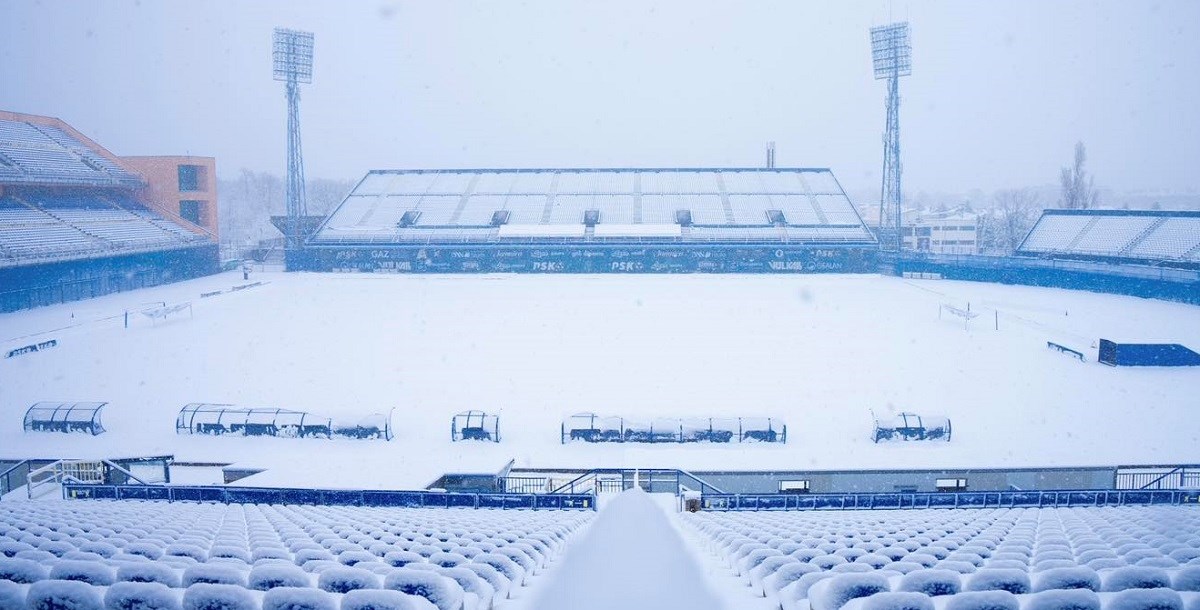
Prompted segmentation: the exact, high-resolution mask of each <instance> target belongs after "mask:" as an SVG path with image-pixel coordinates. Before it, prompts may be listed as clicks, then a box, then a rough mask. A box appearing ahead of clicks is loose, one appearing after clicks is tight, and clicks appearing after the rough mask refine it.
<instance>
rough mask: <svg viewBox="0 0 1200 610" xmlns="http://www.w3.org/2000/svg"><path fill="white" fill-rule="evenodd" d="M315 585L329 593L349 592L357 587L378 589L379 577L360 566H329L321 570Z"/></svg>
mask: <svg viewBox="0 0 1200 610" xmlns="http://www.w3.org/2000/svg"><path fill="white" fill-rule="evenodd" d="M317 586H318V587H320V588H321V590H322V591H329V592H330V593H349V592H350V591H356V590H358V589H378V588H379V577H378V576H376V575H375V574H373V573H372V572H370V571H369V570H364V569H362V568H353V567H349V566H346V567H341V566H339V567H331V568H329V569H327V570H322V571H321V575H320V576H318V577H317Z"/></svg>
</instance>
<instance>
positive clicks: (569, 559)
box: [532, 489, 720, 610]
mask: <svg viewBox="0 0 1200 610" xmlns="http://www.w3.org/2000/svg"><path fill="white" fill-rule="evenodd" d="M703 580H704V579H703V573H702V572H701V570H700V568H699V567H698V566H697V565H696V564H695V562H694V560H693V559H692V557H691V556H690V553H689V551H688V550H687V547H685V546H684V542H683V540H681V539H680V538H679V535H678V534H677V533H676V532H675V530H674V529H673V528H672V527H671V525H670V523H669V522H668V521H667V518H666V515H664V514H663V512H662V510H660V509H659V508H658V507H657V506H656V505H655V504H654V502H653V501H652V500H651V499H650V498H649V497H648V496H647V495H646V494H645V493H644V492H642V491H641V490H640V489H633V490H629V491H626V492H624V493H622V494H620V495H618V496H616V497H615V498H613V499H612V500H610V501H609V503H608V504H607V506H605V507H604V510H602V511H601V512H600V514H599V515H598V516H597V517H596V520H595V521H594V522H593V523H592V525H591V527H590V528H589V530H588V531H587V533H586V534H585V537H584V538H583V539H582V540H577V541H575V543H574V544H573V545H572V546H571V548H570V549H569V550H568V551H567V553H566V555H565V556H564V557H563V558H562V560H561V563H560V564H559V565H558V566H557V571H556V573H555V578H554V580H552V581H550V582H548V583H546V584H545V586H544V588H543V589H542V590H541V593H540V595H538V596H537V598H536V599H535V600H534V601H533V604H532V607H533V608H535V609H537V610H560V609H562V608H571V609H572V610H616V609H620V608H655V609H656V610H677V609H678V610H717V609H719V608H720V602H718V601H717V600H716V599H715V598H714V597H713V596H712V594H711V593H709V592H708V591H707V590H706V588H705V586H704V584H703Z"/></svg>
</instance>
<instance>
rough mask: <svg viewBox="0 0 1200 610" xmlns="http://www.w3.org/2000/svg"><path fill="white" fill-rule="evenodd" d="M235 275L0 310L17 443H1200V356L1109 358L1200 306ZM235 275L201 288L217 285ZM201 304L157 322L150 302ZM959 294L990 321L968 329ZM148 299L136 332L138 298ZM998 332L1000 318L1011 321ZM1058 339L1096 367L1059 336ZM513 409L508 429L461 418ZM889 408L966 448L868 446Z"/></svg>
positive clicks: (380, 473) (635, 463)
mask: <svg viewBox="0 0 1200 610" xmlns="http://www.w3.org/2000/svg"><path fill="white" fill-rule="evenodd" d="M251 281H258V282H263V284H262V285H259V286H255V287H252V288H247V289H245V290H239V291H236V292H233V291H230V290H229V289H230V288H231V287H233V286H236V285H241V284H245V283H246V282H243V281H242V278H241V275H240V273H238V274H221V275H217V276H212V277H207V278H202V279H198V280H192V281H188V282H183V283H179V284H174V285H169V286H162V287H157V288H151V289H145V290H140V291H135V292H131V293H124V294H117V295H110V296H107V297H102V298H98V299H93V300H88V301H82V302H76V303H68V304H63V305H58V306H53V307H46V308H41V309H36V310H31V311H25V312H17V313H11V314H5V315H0V348H3V351H4V352H5V353H7V352H8V351H9V350H11V349H14V348H19V347H21V346H24V345H29V344H36V343H39V342H42V341H47V340H50V339H55V340H56V341H57V346H55V347H52V348H48V349H44V350H42V351H38V352H36V353H27V354H23V355H18V356H14V357H11V358H4V359H0V458H15V457H56V458H59V457H124V456H141V455H159V454H171V455H174V456H175V457H176V459H177V460H180V461H190V462H222V463H229V462H232V463H236V464H238V465H241V466H246V467H257V468H263V469H265V472H263V473H261V474H258V475H255V476H253V477H251V478H249V479H245V480H244V481H243V483H245V484H257V485H300V486H333V487H360V488H361V487H367V488H413V487H424V486H425V485H428V484H429V483H430V482H431V481H433V480H434V479H435V478H436V477H437V476H438V475H440V474H442V473H443V472H489V471H496V470H498V469H499V468H500V467H501V466H503V465H504V464H505V463H506V462H508V461H509V460H510V459H515V463H516V465H517V466H531V467H546V468H551V467H553V468H592V467H646V468H649V467H666V468H683V469H688V470H713V469H721V470H759V469H796V470H800V469H859V468H864V469H865V468H933V467H952V468H966V467H1017V466H1038V467H1042V466H1085V465H1121V464H1172V463H1194V462H1196V461H1198V460H1200V410H1198V409H1200V370H1196V369H1187V368H1181V369H1160V368H1139V369H1134V368H1113V367H1108V366H1104V365H1101V364H1098V363H1097V362H1096V361H1095V356H1096V344H1097V342H1098V340H1099V339H1100V338H1102V337H1103V338H1108V339H1113V340H1118V341H1131V342H1156V341H1165V342H1173V343H1183V344H1185V345H1189V346H1190V347H1192V348H1200V307H1195V306H1189V305H1183V304H1177V303H1169V302H1162V301H1153V300H1146V299H1140V298H1133V297H1124V296H1115V295H1105V294H1096V293H1091V292H1082V291H1071V290H1058V289H1045V288H1033V287H1023V286H1004V285H997V284H985V283H970V282H952V281H939V280H906V279H901V278H894V277H881V276H873V275H829V276H824V275H770V276H768V275H761V276H747V275H681V276H664V275H638V276H620V275H603V276H582V275H455V276H416V275H411V276H403V275H353V274H346V275H343V274H283V273H255V274H254V277H252V278H251ZM216 291H224V292H223V293H222V294H219V295H215V296H210V297H205V298H201V297H200V295H201V294H202V293H209V292H216ZM184 302H189V303H191V305H192V307H191V309H190V310H182V311H179V312H176V313H174V314H172V315H170V316H168V317H166V318H165V319H161V320H155V319H152V318H150V317H148V316H145V315H142V314H141V313H139V312H140V311H141V310H144V309H148V308H150V309H152V308H154V307H156V304H159V303H166V304H168V305H169V304H177V303H184ZM943 305H950V306H953V307H955V308H958V309H960V310H966V309H968V308H969V309H970V311H971V312H972V313H974V314H978V315H977V316H976V317H974V318H973V319H971V321H969V322H964V320H963V319H962V318H960V317H957V316H955V315H952V314H951V313H949V310H947V309H943V307H942V306H943ZM126 311H130V312H132V313H131V314H130V317H129V327H128V328H126V325H125V316H124V312H126ZM997 327H998V329H997ZM1047 341H1053V342H1055V343H1059V344H1062V345H1065V346H1067V347H1070V348H1073V349H1076V350H1079V351H1080V352H1083V353H1084V354H1085V356H1086V360H1087V361H1086V362H1080V361H1079V360H1076V359H1073V358H1071V357H1068V356H1066V355H1064V354H1062V353H1059V352H1056V351H1052V350H1050V349H1047V347H1046V343H1047ZM38 401H107V402H108V403H109V404H108V406H107V407H106V408H105V410H104V412H103V417H104V419H103V423H104V426H105V427H106V428H107V432H105V433H104V434H102V435H100V436H96V437H90V436H83V435H79V434H71V435H65V434H52V433H25V432H23V431H22V423H21V420H22V415H23V414H24V412H25V410H26V409H27V408H28V407H29V405H31V404H33V403H34V402H38ZM193 402H208V403H229V404H234V405H238V406H243V407H282V408H289V409H297V410H305V411H311V412H314V413H319V414H322V415H327V416H331V417H334V418H345V419H350V420H354V419H356V418H357V417H358V416H361V415H367V414H370V413H375V412H389V411H392V410H393V409H394V412H393V420H392V421H393V425H394V426H395V430H396V436H395V439H394V440H393V441H391V442H382V441H352V440H325V439H285V438H243V437H211V436H190V435H179V434H176V431H175V417H176V414H177V413H178V412H179V409H180V408H181V407H182V406H184V405H185V404H188V403H193ZM468 409H480V410H484V411H488V412H492V413H496V414H498V415H499V416H500V434H501V439H502V440H501V442H500V443H487V442H458V443H454V442H451V440H450V420H451V417H452V416H453V415H454V414H455V413H457V412H459V411H464V410H468ZM589 411H590V412H596V413H599V414H612V415H623V416H625V417H627V418H633V419H637V418H643V419H650V418H653V417H676V416H679V417H690V416H697V417H701V416H703V417H707V416H770V417H776V418H779V419H782V420H783V421H785V422H786V423H787V426H788V439H787V443H786V444H778V443H731V444H706V443H692V444H686V445H665V444H664V445H639V444H588V443H584V442H574V443H567V444H562V443H561V442H560V423H561V421H562V418H563V417H564V416H567V415H570V414H572V413H578V412H589ZM872 411H873V412H874V413H875V414H876V415H884V414H888V413H892V412H900V411H912V412H916V413H927V414H941V415H946V416H948V417H949V418H950V419H951V420H952V421H953V426H954V432H953V440H952V441H951V442H949V443H945V442H925V443H882V444H878V445H877V444H874V443H873V442H872V441H871V438H870V435H871V430H872Z"/></svg>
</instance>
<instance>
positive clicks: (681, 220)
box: [675, 210, 692, 227]
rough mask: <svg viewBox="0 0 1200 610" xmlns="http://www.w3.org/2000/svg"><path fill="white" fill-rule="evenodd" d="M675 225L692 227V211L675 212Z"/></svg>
mask: <svg viewBox="0 0 1200 610" xmlns="http://www.w3.org/2000/svg"><path fill="white" fill-rule="evenodd" d="M675 224H677V225H680V226H683V227H690V226H692V211H691V210H675Z"/></svg>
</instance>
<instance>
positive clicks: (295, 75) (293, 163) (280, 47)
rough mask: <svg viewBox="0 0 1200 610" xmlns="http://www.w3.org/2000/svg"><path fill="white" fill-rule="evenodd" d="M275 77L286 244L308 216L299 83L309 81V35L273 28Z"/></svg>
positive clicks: (293, 244)
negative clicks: (281, 86)
mask: <svg viewBox="0 0 1200 610" xmlns="http://www.w3.org/2000/svg"><path fill="white" fill-rule="evenodd" d="M272 57H273V60H274V61H273V63H274V73H275V80H278V81H283V82H285V83H287V103H288V150H287V189H286V193H287V195H286V197H287V231H286V233H287V236H286V237H287V246H288V247H289V248H298V247H300V245H301V244H302V243H303V241H304V234H303V233H304V229H303V226H304V225H303V222H304V220H303V219H304V217H305V216H307V215H308V206H307V204H306V203H305V200H304V154H303V153H302V152H301V150H300V83H304V84H306V85H307V84H309V83H311V82H312V58H313V35H312V32H297V31H295V30H287V29H283V28H275V44H274V50H273V53H272Z"/></svg>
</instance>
